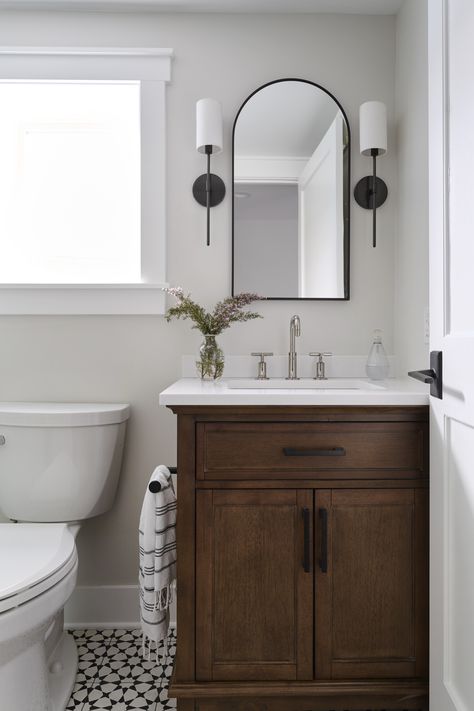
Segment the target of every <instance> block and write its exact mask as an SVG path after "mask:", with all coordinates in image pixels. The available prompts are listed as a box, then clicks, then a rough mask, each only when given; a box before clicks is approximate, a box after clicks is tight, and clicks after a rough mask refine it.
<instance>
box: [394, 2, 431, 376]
mask: <svg viewBox="0 0 474 711" xmlns="http://www.w3.org/2000/svg"><path fill="white" fill-rule="evenodd" d="M427 13H428V0H416V2H413V0H405V3H404V5H403V7H402V9H401V11H400V13H399V15H398V17H397V31H396V64H395V77H396V88H395V96H396V120H397V142H396V151H397V158H398V230H397V232H398V235H397V241H396V244H397V249H396V282H395V287H396V288H395V350H396V353H397V354H398V356H399V357H398V367H399V372H400V374H402V375H406V373H407V372H408V371H409V370H418V369H419V368H428V367H429V365H428V357H429V356H428V351H429V346H428V344H425V343H424V318H425V310H426V309H427V307H428V32H427V19H428V14H427ZM420 364H421V365H420Z"/></svg>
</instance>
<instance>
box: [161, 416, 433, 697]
mask: <svg viewBox="0 0 474 711" xmlns="http://www.w3.org/2000/svg"><path fill="white" fill-rule="evenodd" d="M168 406H169V407H170V408H171V409H172V410H173V412H175V413H176V414H177V416H178V471H179V482H178V486H179V495H178V590H179V593H178V646H177V657H176V663H175V670H174V676H173V681H172V684H171V687H170V692H169V693H170V696H176V697H177V698H178V700H179V701H178V708H179V711H328V709H331V710H332V709H334V710H342V709H350V710H351V711H352V710H356V709H364V710H365V709H374V710H376V709H423V711H425V710H426V709H427V708H428V685H427V677H428V408H427V407H426V406H423V405H422V406H419V405H417V406H334V405H328V406H321V405H316V406H308V405H298V406H287V405H285V406H277V405H262V406H255V405H250V406H249V405H225V406H221V405H196V404H191V405H183V404H179V405H176V404H169V405H168Z"/></svg>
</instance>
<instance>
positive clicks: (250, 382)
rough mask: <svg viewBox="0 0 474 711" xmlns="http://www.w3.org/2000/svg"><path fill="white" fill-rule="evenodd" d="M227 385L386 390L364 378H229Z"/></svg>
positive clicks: (243, 387)
mask: <svg viewBox="0 0 474 711" xmlns="http://www.w3.org/2000/svg"><path fill="white" fill-rule="evenodd" d="M225 383H226V385H227V387H228V388H231V389H232V390H248V389H256V388H258V389H262V388H264V389H265V390H268V389H276V390H282V389H284V390H295V389H297V390H385V386H384V384H383V383H382V382H380V383H374V382H372V381H370V380H363V379H362V378H328V379H327V380H315V379H314V378H300V379H298V380H287V379H286V378H269V379H268V380H258V379H257V378H229V379H227V380H226V381H225Z"/></svg>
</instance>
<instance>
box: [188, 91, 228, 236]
mask: <svg viewBox="0 0 474 711" xmlns="http://www.w3.org/2000/svg"><path fill="white" fill-rule="evenodd" d="M196 149H197V150H198V152H199V153H205V154H206V156H207V173H203V175H200V176H199V178H196V180H195V181H194V184H193V195H194V197H195V199H196V200H197V202H198V203H199V204H200V205H203V206H204V207H205V208H206V210H207V246H208V247H209V245H210V243H211V228H210V218H211V215H210V208H211V207H215V205H219V203H221V202H222V200H223V199H224V196H225V185H224V181H223V180H222V178H219V176H218V175H214V174H213V173H211V154H212V153H220V152H221V150H222V107H221V105H220V103H219V102H218V101H216V100H215V99H200V100H199V101H198V102H197V104H196Z"/></svg>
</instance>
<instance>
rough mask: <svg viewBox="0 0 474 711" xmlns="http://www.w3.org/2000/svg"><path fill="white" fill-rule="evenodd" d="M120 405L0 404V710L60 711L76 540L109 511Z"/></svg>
mask: <svg viewBox="0 0 474 711" xmlns="http://www.w3.org/2000/svg"><path fill="white" fill-rule="evenodd" d="M129 411H130V408H129V406H128V405H124V404H95V403H93V404H90V403H77V404H73V403H26V402H18V403H0V512H1V513H2V514H3V516H4V517H6V518H7V519H10V520H11V521H12V523H0V708H1V709H2V711H64V709H65V707H66V705H67V703H68V699H69V696H70V694H71V691H72V688H73V685H74V680H75V675H76V670H77V651H76V647H75V644H74V640H73V638H72V636H71V635H68V634H66V633H65V632H64V629H63V617H64V615H63V611H64V605H65V604H66V602H67V600H68V599H69V597H70V595H71V593H72V591H73V590H74V587H75V584H76V578H77V567H78V559H77V550H76V543H75V538H76V534H77V532H78V530H79V527H80V524H81V522H82V521H84V520H85V519H88V518H91V517H92V516H98V515H100V514H102V513H104V512H105V511H108V510H109V509H110V507H111V506H112V503H113V500H114V497H115V492H116V489H117V484H118V479H119V475H120V468H121V462H122V453H123V444H124V439H125V428H126V421H127V419H128V417H129Z"/></svg>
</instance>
